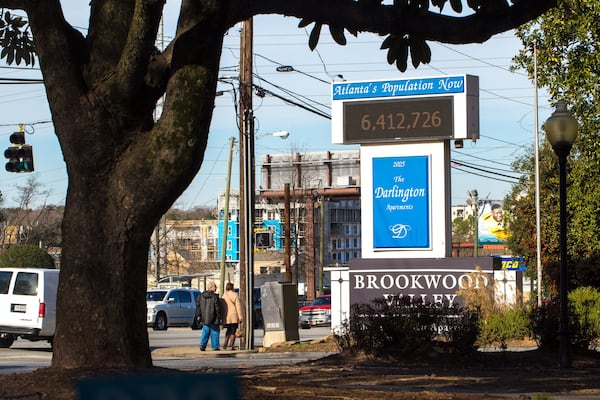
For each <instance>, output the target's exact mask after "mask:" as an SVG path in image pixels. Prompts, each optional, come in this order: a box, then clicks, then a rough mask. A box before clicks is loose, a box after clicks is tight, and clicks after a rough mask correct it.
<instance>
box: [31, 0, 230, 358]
mask: <svg viewBox="0 0 600 400" xmlns="http://www.w3.org/2000/svg"><path fill="white" fill-rule="evenodd" d="M38 4H39V5H38V6H37V7H36V8H35V11H33V12H30V19H31V26H32V29H33V30H34V31H35V32H36V33H38V35H36V36H35V37H36V44H37V46H38V56H39V60H40V67H41V70H42V73H43V75H44V80H45V84H46V92H47V97H48V101H49V104H50V108H51V111H52V117H53V122H54V126H55V130H56V134H57V136H58V138H59V140H60V143H61V148H62V151H63V156H64V159H65V162H66V165H67V172H68V174H69V188H68V192H67V201H66V207H65V214H64V219H63V226H62V230H63V232H62V240H63V245H62V260H61V274H60V283H59V290H58V299H57V328H56V336H55V339H54V356H53V360H52V365H53V366H54V367H58V368H132V367H148V366H151V365H152V359H151V354H150V349H149V343H148V334H147V328H146V296H145V293H146V279H147V277H146V270H147V259H148V249H149V243H150V236H151V233H152V230H153V228H154V226H155V225H156V224H157V223H158V221H159V219H160V218H161V216H162V215H163V214H164V213H165V212H166V211H167V210H168V209H169V207H170V206H171V205H172V204H173V203H174V202H175V200H176V199H177V198H178V197H179V196H180V195H181V193H183V191H184V190H185V189H186V188H187V186H188V185H189V184H190V182H191V181H192V180H193V178H194V176H195V175H196V173H197V172H198V170H199V169H200V166H201V165H202V159H203V156H204V150H205V148H206V143H207V139H208V131H209V126H210V120H211V118H212V111H213V108H214V96H215V91H216V85H217V78H218V69H219V59H220V54H221V46H222V41H223V35H224V32H225V29H226V23H225V21H224V15H225V14H224V11H223V10H222V9H221V8H222V5H221V3H220V2H214V1H212V0H194V1H187V0H184V1H183V2H182V17H181V18H180V20H179V24H178V29H177V37H176V38H175V39H174V40H173V42H172V43H171V45H170V46H169V48H167V49H165V51H163V52H156V51H155V48H154V41H155V38H156V33H157V31H158V25H159V21H160V16H161V11H162V3H161V2H132V1H122V0H107V1H103V2H92V3H91V7H92V17H91V22H90V30H89V34H88V36H87V37H84V36H83V35H81V34H79V33H78V32H74V31H73V29H72V28H70V27H69V26H68V25H66V24H65V23H64V19H63V16H62V13H61V12H60V8H59V7H57V3H56V2H53V1H50V2H39V3H38ZM107 30H110V32H111V34H110V35H109V34H107V32H108V31H107ZM163 94H165V95H166V96H165V104H164V106H163V111H162V114H161V116H160V119H159V120H158V121H154V107H155V104H156V101H157V100H158V99H159V98H160V97H161V96H162V95H163Z"/></svg>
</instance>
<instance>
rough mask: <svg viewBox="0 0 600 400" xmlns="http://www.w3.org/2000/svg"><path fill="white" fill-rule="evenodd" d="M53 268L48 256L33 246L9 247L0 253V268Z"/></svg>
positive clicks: (50, 258) (42, 250) (44, 251)
mask: <svg viewBox="0 0 600 400" xmlns="http://www.w3.org/2000/svg"><path fill="white" fill-rule="evenodd" d="M9 267H13V268H55V266H54V261H53V260H52V257H51V256H50V254H48V253H47V252H46V250H44V249H40V248H39V247H37V246H33V245H28V244H25V245H18V246H11V247H9V248H8V249H6V250H4V251H3V252H2V253H0V268H9Z"/></svg>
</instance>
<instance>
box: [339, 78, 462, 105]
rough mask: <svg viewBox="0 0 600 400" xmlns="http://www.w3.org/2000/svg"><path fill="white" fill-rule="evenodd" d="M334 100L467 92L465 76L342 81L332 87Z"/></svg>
mask: <svg viewBox="0 0 600 400" xmlns="http://www.w3.org/2000/svg"><path fill="white" fill-rule="evenodd" d="M332 90H333V92H332V96H333V100H347V99H373V98H384V97H398V96H420V95H435V94H452V93H464V92H465V90H466V89H465V76H464V75H463V76H445V77H439V78H412V79H399V80H390V81H374V82H342V83H334V84H333V87H332Z"/></svg>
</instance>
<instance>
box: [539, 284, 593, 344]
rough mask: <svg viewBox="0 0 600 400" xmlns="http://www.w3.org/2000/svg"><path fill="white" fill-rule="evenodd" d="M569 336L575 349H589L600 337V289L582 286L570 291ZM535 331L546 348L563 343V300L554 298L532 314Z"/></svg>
mask: <svg viewBox="0 0 600 400" xmlns="http://www.w3.org/2000/svg"><path fill="white" fill-rule="evenodd" d="M568 316H569V322H568V324H569V326H568V329H569V339H570V342H571V344H572V345H573V348H574V349H575V350H587V349H588V348H589V347H590V345H591V344H593V343H595V342H597V341H598V340H599V339H600V292H598V289H595V288H590V287H581V288H577V289H574V290H573V291H571V292H570V293H569V310H568ZM530 323H531V331H532V332H533V334H534V337H535V339H536V341H537V342H538V345H539V346H540V347H541V348H543V349H549V350H552V349H557V348H558V345H559V339H560V338H559V323H560V300H559V298H557V297H556V298H553V299H551V300H550V301H547V302H545V303H544V304H543V306H542V307H540V308H537V307H536V308H534V309H533V310H532V312H531V314H530Z"/></svg>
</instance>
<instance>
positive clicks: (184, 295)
mask: <svg viewBox="0 0 600 400" xmlns="http://www.w3.org/2000/svg"><path fill="white" fill-rule="evenodd" d="M175 293H177V294H178V295H179V296H178V297H176V298H175V302H177V303H191V302H192V296H191V294H190V292H184V291H178V292H175Z"/></svg>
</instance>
